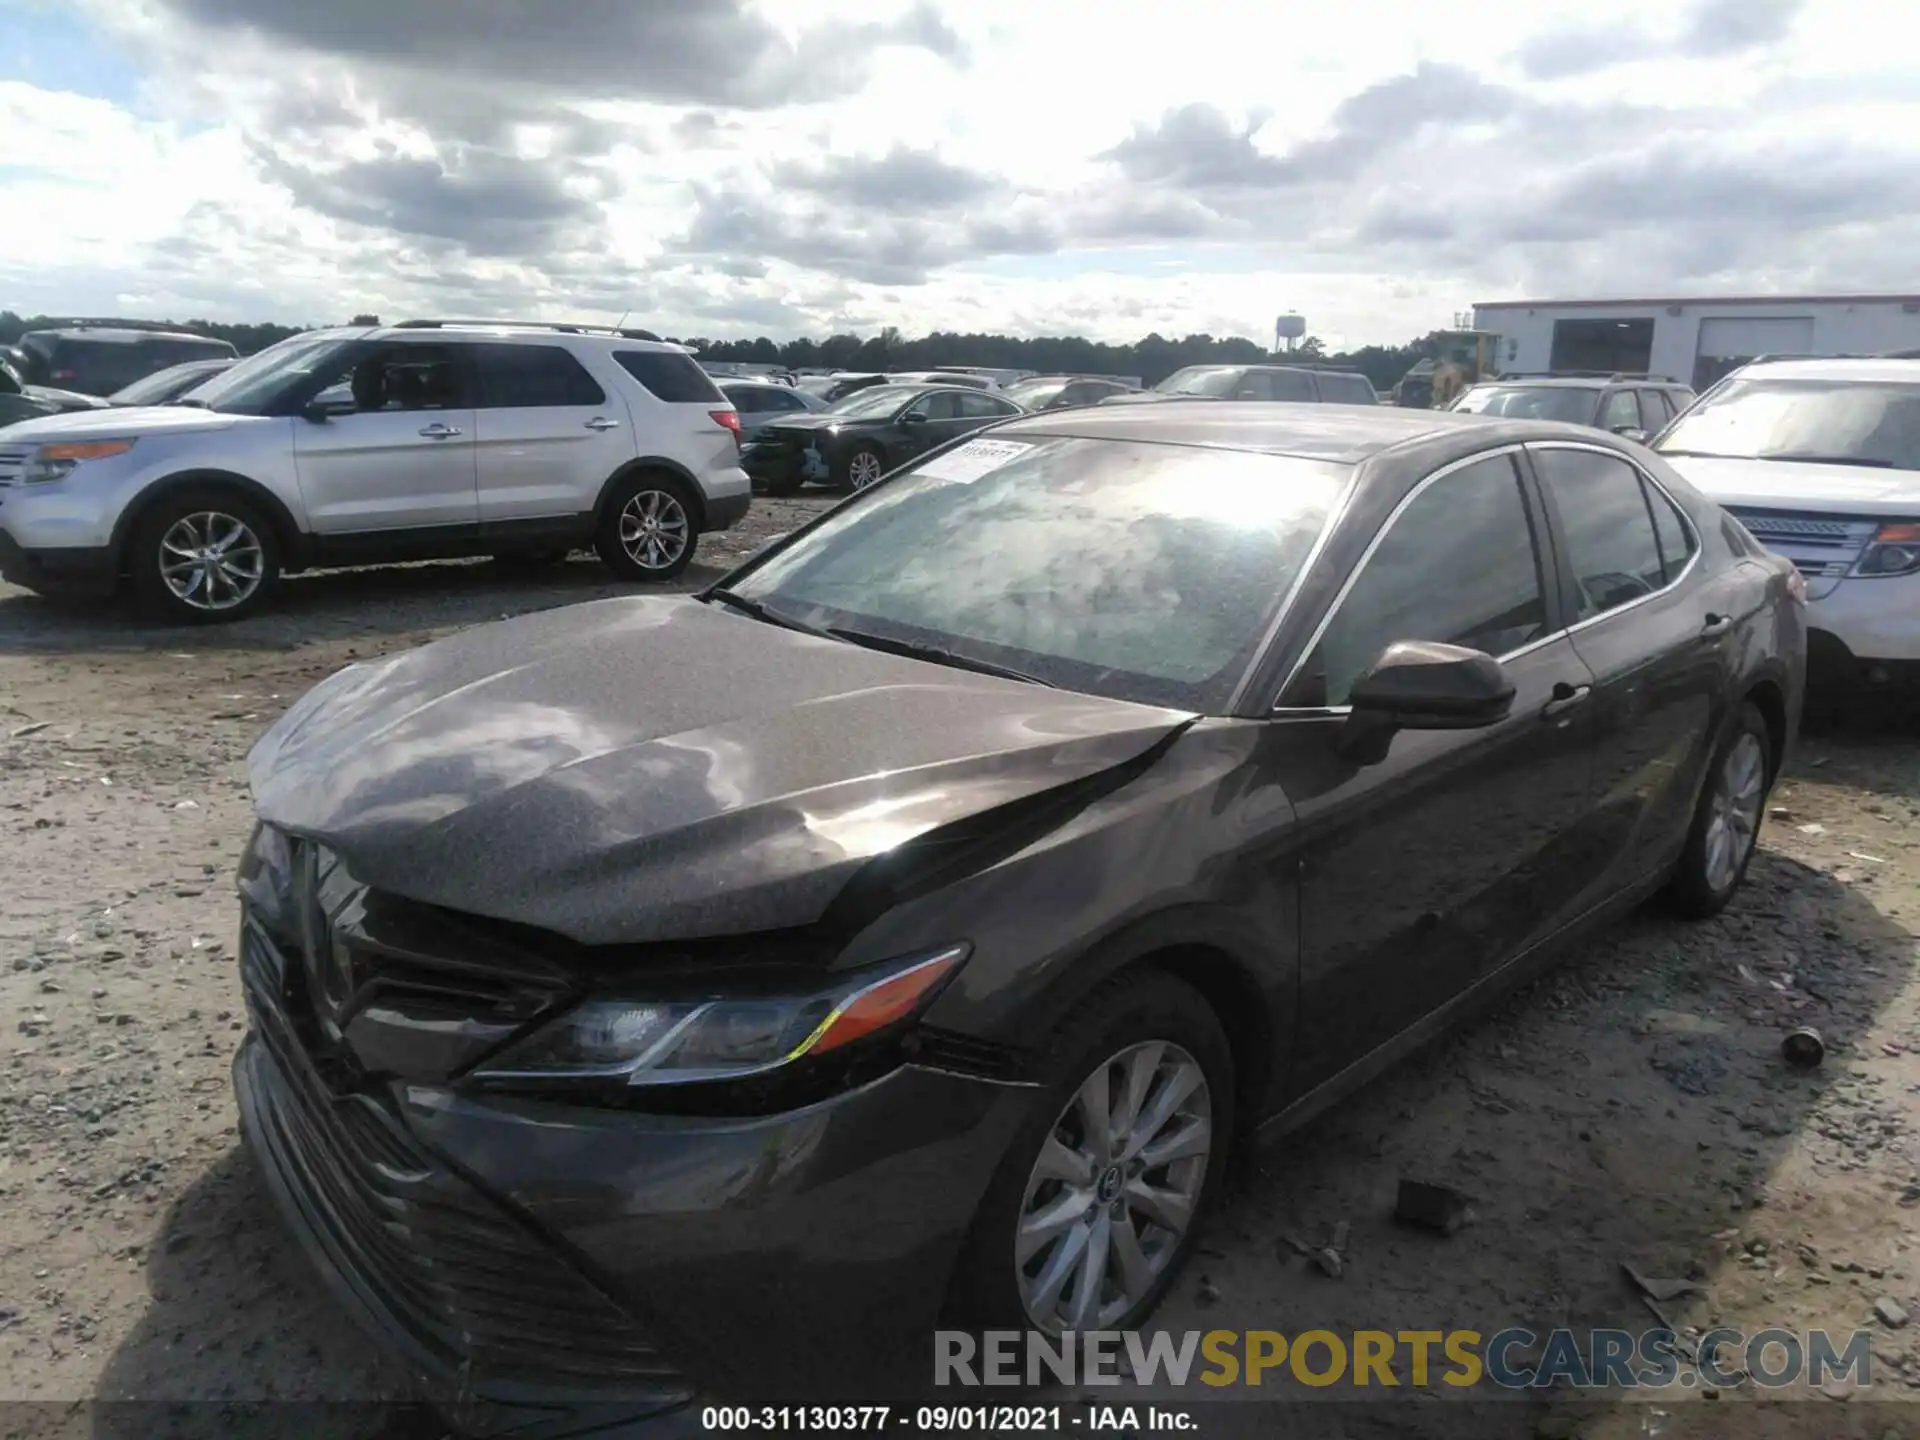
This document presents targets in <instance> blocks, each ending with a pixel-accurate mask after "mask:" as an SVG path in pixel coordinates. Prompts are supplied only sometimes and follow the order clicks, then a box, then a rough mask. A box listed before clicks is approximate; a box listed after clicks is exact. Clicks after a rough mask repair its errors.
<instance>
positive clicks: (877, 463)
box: [834, 445, 887, 492]
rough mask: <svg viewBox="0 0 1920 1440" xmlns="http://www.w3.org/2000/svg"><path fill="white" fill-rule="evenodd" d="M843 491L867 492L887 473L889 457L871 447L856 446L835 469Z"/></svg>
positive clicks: (836, 477)
mask: <svg viewBox="0 0 1920 1440" xmlns="http://www.w3.org/2000/svg"><path fill="white" fill-rule="evenodd" d="M834 468H835V469H836V470H837V471H838V474H837V475H836V476H835V479H837V480H838V481H839V483H840V488H841V489H842V490H852V491H855V492H858V491H861V490H865V489H867V488H868V487H869V486H871V485H873V484H874V483H875V482H876V481H878V480H879V479H880V477H881V476H882V475H884V474H886V473H887V457H886V456H884V455H882V454H881V453H880V452H879V451H878V450H876V449H875V448H874V447H873V446H871V445H856V446H854V448H853V449H851V450H849V451H848V452H847V458H846V459H844V460H842V461H841V462H840V463H839V464H838V465H837V466H835V467H834Z"/></svg>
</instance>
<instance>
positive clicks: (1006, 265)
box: [0, 0, 1920, 345]
mask: <svg viewBox="0 0 1920 1440" xmlns="http://www.w3.org/2000/svg"><path fill="white" fill-rule="evenodd" d="M9 3H16V4H17V0H0V9H3V8H4V7H5V6H6V5H8V4H9ZM80 3H83V4H84V6H85V11H84V13H85V14H86V15H87V17H88V18H89V20H90V23H91V24H92V25H94V26H95V27H96V28H97V30H98V32H99V34H100V35H101V37H102V38H103V40H106V41H115V40H117V41H118V42H119V45H120V48H121V51H122V53H126V54H133V55H137V56H138V57H140V66H141V74H140V83H139V84H138V86H137V87H136V88H135V89H134V91H133V92H132V93H127V94H116V95H113V96H112V98H102V95H101V94H100V93H82V92H87V91H88V89H89V87H88V86H87V85H86V84H85V83H84V82H79V81H75V80H73V79H72V77H71V76H68V77H67V78H66V81H65V83H66V84H67V85H68V86H71V87H72V88H71V89H68V90H62V89H60V88H57V87H54V86H52V85H50V84H47V83H43V80H37V79H36V77H35V76H34V75H33V74H31V73H28V74H24V75H18V76H14V77H11V78H7V77H6V72H5V69H4V63H3V62H0V125H4V127H5V131H4V133H6V134H8V135H9V137H10V141H9V152H10V154H9V156H8V157H7V158H6V159H5V160H0V206H4V209H5V212H6V213H7V214H9V215H13V216H19V215H22V214H27V215H32V216H33V217H35V223H33V224H30V225H19V224H12V225H8V226H6V227H4V228H0V306H5V307H7V308H12V309H16V310H23V311H32V310H45V311H51V312H57V311H71V312H103V311H114V310H143V311H147V312H150V313H154V314H171V315H175V316H183V315H186V314H199V315H205V316H209V317H215V318H231V319H282V320H290V321H307V320H323V319H338V318H343V317H345V316H346V315H349V314H351V313H353V312H355V311H361V310H374V311H378V312H379V313H382V314H385V315H389V316H394V315H398V314H402V313H408V312H412V313H426V312H434V311H439V312H442V313H444V312H446V311H449V310H459V311H472V310H475V309H476V308H477V309H480V310H485V311H492V312H494V313H516V314H527V315H539V316H549V317H558V316H561V315H568V316H574V317H577V318H609V319H610V318H614V317H616V316H617V315H619V314H620V313H622V312H624V311H626V310H628V309H631V310H632V312H633V314H634V315H635V316H636V317H637V318H641V319H644V321H645V323H647V324H649V325H652V326H654V327H656V328H660V329H663V330H666V331H669V332H672V333H680V334H708V335H719V336H727V335H753V334H757V333H769V334H774V335H780V336H784V335H788V334H793V333H798V332H801V331H806V332H810V333H816V334H817V333H821V332H823V331H825V330H827V329H829V328H832V327H836V326H859V327H862V328H867V329H872V328H877V327H879V326H881V325H886V324H892V325H897V326H899V327H900V328H902V329H903V330H906V331H908V332H909V333H916V332H920V331H924V330H929V329H936V328H938V329H980V330H1010V331H1016V332H1024V333H1050V332H1059V331H1063V330H1072V331H1078V332H1082V333H1086V334H1090V335H1092V336H1095V337H1097V338H1101V339H1112V340H1130V339H1135V338H1138V337H1139V336H1140V335H1141V334H1143V333H1145V332H1146V331H1147V330H1150V329H1157V330H1159V331H1161V332H1162V333H1176V334H1185V333H1189V332H1192V331H1201V330H1205V331H1211V332H1213V333H1228V332H1237V333H1243V334H1250V335H1255V336H1260V335H1264V334H1265V333H1267V329H1268V327H1269V326H1270V324H1271V317H1272V316H1273V315H1274V314H1275V313H1277V312H1278V311H1279V310H1282V309H1298V310H1300V311H1302V312H1303V313H1305V314H1306V315H1307V316H1308V318H1309V321H1310V323H1311V326H1312V328H1313V329H1314V331H1315V332H1316V333H1319V334H1321V335H1322V336H1323V337H1324V338H1326V339H1327V340H1328V341H1329V342H1331V343H1333V344H1335V345H1343V344H1358V343H1364V342H1367V341H1394V340H1399V339H1403V338H1405V337H1407V336H1409V335H1412V334H1415V333H1419V332H1421V331H1424V330H1426V329H1429V328H1433V327H1435V326H1437V325H1441V324H1444V323H1446V322H1447V320H1448V318H1449V317H1450V316H1451V315H1452V314H1453V313H1454V312H1455V311H1457V310H1460V309H1462V308H1465V307H1466V306H1467V305H1469V304H1471V303H1472V302H1473V301H1474V300H1476V299H1487V298H1494V297H1496V296H1499V295H1505V294H1514V293H1519V292H1522V291H1528V290H1534V291H1538V290H1542V289H1545V290H1552V291H1555V292H1566V291H1570V290H1588V291H1598V292H1604V291H1605V290H1608V289H1614V290H1618V291H1631V292H1636V293H1645V292H1648V291H1652V290H1665V289H1680V290H1686V289H1694V290H1700V291H1711V290H1712V289H1765V288H1768V287H1769V286H1771V285H1792V286H1794V287H1795V288H1832V289H1862V288H1868V287H1870V286H1872V285H1879V284H1894V285H1897V284H1898V283H1900V278H1901V277H1902V276H1903V275H1905V274H1906V273H1907V271H1906V265H1907V262H1906V256H1907V255H1909V254H1910V253H1911V249H1910V241H1911V238H1912V237H1911V230H1912V228H1913V226H1912V222H1910V221H1908V219H1907V218H1906V217H1907V216H1908V215H1911V214H1915V213H1920V209H1916V202H1920V138H1914V137H1920V126H1916V124H1915V121H1916V120H1917V119H1920V103H1917V102H1920V94H1916V89H1920V87H1915V86H1914V85H1913V84H1912V82H1911V78H1910V74H1909V73H1908V72H1906V71H1904V70H1889V69H1887V68H1885V67H1882V66H1878V65H1877V64H1876V62H1874V61H1873V60H1872V59H1871V58H1868V59H1864V60H1863V59H1862V58H1860V50H1859V47H1858V46H1857V45H1855V44H1853V43H1851V41H1850V40H1848V39H1847V38H1846V37H1848V36H1850V35H1858V34H1859V33H1862V31H1863V29H1865V28H1866V27H1869V26H1872V25H1874V24H1877V23H1883V17H1884V15H1885V13H1886V12H1885V11H1884V10H1869V9H1868V8H1867V7H1866V4H1865V0H1822V3H1821V5H1820V7H1819V11H1818V21H1819V23H1818V25H1814V24H1812V23H1808V22H1809V21H1810V20H1811V19H1812V15H1813V12H1812V11H1811V10H1809V11H1807V12H1806V13H1805V14H1802V11H1801V7H1800V5H1799V4H1798V3H1796V0H1740V3H1739V4H1734V3H1732V0H1691V3H1687V4H1682V5H1680V6H1677V7H1676V6H1675V5H1673V4H1670V3H1663V4H1653V3H1641V0H1617V3H1615V4H1613V5H1610V6H1608V7H1607V9H1606V12H1605V20H1606V26H1605V27H1604V30H1602V31H1596V30H1594V28H1593V26H1594V19H1595V13H1596V12H1594V10H1593V7H1592V6H1591V4H1589V3H1584V0H1582V3H1568V0H1484V3H1481V4H1477V5H1474V6H1472V7H1468V8H1467V9H1466V10H1464V11H1463V10H1462V9H1460V8H1459V7H1441V6H1421V5H1413V4H1409V3H1405V0H1347V3H1344V4H1342V5H1341V6H1339V7H1336V8H1334V9H1330V10H1327V11H1324V12H1323V13H1322V14H1321V15H1320V17H1319V20H1318V23H1316V24H1315V25H1313V26H1311V27H1307V26H1288V25H1282V24H1280V23H1278V20H1277V17H1276V14H1275V12H1274V11H1273V9H1272V7H1271V5H1270V4H1267V3H1256V0H1184V3H1182V4H1181V5H1179V6H1177V7H1162V6H1148V5H1146V4H1145V3H1144V0H1142V3H1137V4H1134V5H1118V6H1116V5H1114V4H1113V3H1111V0H1106V3H1100V0H1047V3H1045V4H1038V3H1034V0H966V3H964V4H955V3H950V0H927V3H922V4H918V5H906V4H901V3H895V0H888V3H881V0H864V3H855V0H779V3H770V4H762V3H758V0H700V3H698V4H693V3H689V0H574V3H571V4H569V5H566V6H548V5H540V4H536V3H534V0H466V3H464V8H463V10H462V15H463V25H462V26H461V27H460V31H459V33H458V35H457V36H453V37H451V38H449V37H448V35H447V33H446V32H445V28H444V26H441V27H440V28H439V30H438V32H436V34H434V35H429V34H428V29H429V28H432V27H427V28H423V26H422V23H421V16H422V14H423V13H425V12H426V11H427V10H428V9H430V8H434V7H425V6H419V5H413V4H409V3H406V0H399V3H396V0H329V3H327V4H323V5H317V4H313V3H311V0H80ZM14 13H15V14H16V15H22V14H23V15H24V19H23V21H22V23H25V24H29V25H30V24H32V23H34V20H35V15H36V12H35V11H32V10H28V11H25V12H19V11H17V10H16V11H15V12H14ZM39 13H40V14H42V15H44V14H45V13H46V12H44V11H42V12H39ZM435 13H438V11H437V9H436V10H435ZM437 23H438V22H436V24H437ZM430 39H431V40H433V42H434V43H433V44H429V43H428V41H429V40H430ZM23 53H32V51H31V47H28V48H27V49H26V50H25V51H23ZM106 88H107V87H104V86H103V87H101V89H102V92H103V93H104V91H105V89H106Z"/></svg>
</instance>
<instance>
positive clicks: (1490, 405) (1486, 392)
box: [1447, 371, 1694, 440]
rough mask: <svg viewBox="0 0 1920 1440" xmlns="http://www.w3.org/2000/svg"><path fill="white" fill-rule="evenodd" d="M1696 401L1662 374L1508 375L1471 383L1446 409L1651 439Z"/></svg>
mask: <svg viewBox="0 0 1920 1440" xmlns="http://www.w3.org/2000/svg"><path fill="white" fill-rule="evenodd" d="M1693 402H1694V393H1693V390H1692V389H1691V388H1690V387H1688V386H1686V385H1682V384H1681V383H1680V382H1679V381H1678V380H1670V379H1668V378H1666V377H1665V376H1661V375H1627V374H1619V373H1609V374H1591V375H1590V374H1578V373H1572V372H1568V371H1560V372H1558V373H1556V374H1550V375H1503V376H1501V377H1500V378H1499V379H1498V380H1482V381H1481V382H1480V383H1479V384H1478V385H1473V386H1469V387H1468V388H1467V390H1466V391H1465V392H1464V393H1463V394H1462V395H1461V396H1460V398H1459V399H1458V400H1456V401H1454V402H1453V404H1452V405H1450V406H1448V407H1447V408H1448V409H1450V410H1464V411H1466V412H1468V413H1469V414H1474V415H1499V416H1503V417H1505V418H1506V419H1509V420H1558V421H1560V422H1562V423H1563V424H1568V425H1591V426H1593V427H1594V429H1596V430H1607V431H1610V432H1612V433H1613V434H1615V435H1624V436H1625V437H1626V438H1627V439H1629V440H1651V439H1652V438H1653V437H1654V436H1655V435H1658V434H1659V433H1660V432H1661V431H1662V430H1664V429H1666V428H1667V424H1668V422H1669V421H1671V420H1672V419H1673V418H1674V416H1676V415H1678V414H1679V413H1680V412H1681V411H1682V410H1685V409H1686V408H1687V407H1688V406H1689V405H1691V404H1693Z"/></svg>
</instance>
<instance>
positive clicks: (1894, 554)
mask: <svg viewBox="0 0 1920 1440" xmlns="http://www.w3.org/2000/svg"><path fill="white" fill-rule="evenodd" d="M1916 570H1920V525H1913V524H1900V525H1882V526H1881V527H1880V530H1879V533H1878V534H1876V535H1875V536H1874V537H1873V540H1872V542H1871V543H1870V544H1869V545H1868V546H1867V548H1866V549H1865V550H1862V551H1861V552H1860V558H1859V559H1858V560H1856V561H1855V562H1854V565H1853V573H1854V574H1855V575H1857V576H1860V577H1861V578H1862V579H1868V578H1873V577H1882V578H1884V577H1885V576H1888V575H1911V574H1913V573H1914V572H1915V571H1916Z"/></svg>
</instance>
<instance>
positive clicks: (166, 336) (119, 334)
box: [20, 325, 227, 345]
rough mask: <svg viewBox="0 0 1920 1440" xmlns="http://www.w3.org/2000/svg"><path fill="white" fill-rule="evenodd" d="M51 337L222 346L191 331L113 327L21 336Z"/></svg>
mask: <svg viewBox="0 0 1920 1440" xmlns="http://www.w3.org/2000/svg"><path fill="white" fill-rule="evenodd" d="M27 335H52V336H55V337H57V338H59V339H61V340H105V341H106V342H107V343H108V344H110V345H131V344H135V343H137V342H139V341H141V340H197V341H199V342H200V343H201V344H203V345H224V344H226V343H227V342H226V341H224V340H216V339H214V338H213V337H212V336H211V335H196V334H194V333H193V332H192V331H191V330H128V329H124V328H122V327H120V326H115V325H58V326H52V327H50V328H48V329H45V330H29V331H27V332H26V335H22V336H21V337H20V338H21V339H22V340H24V339H26V338H27Z"/></svg>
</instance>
